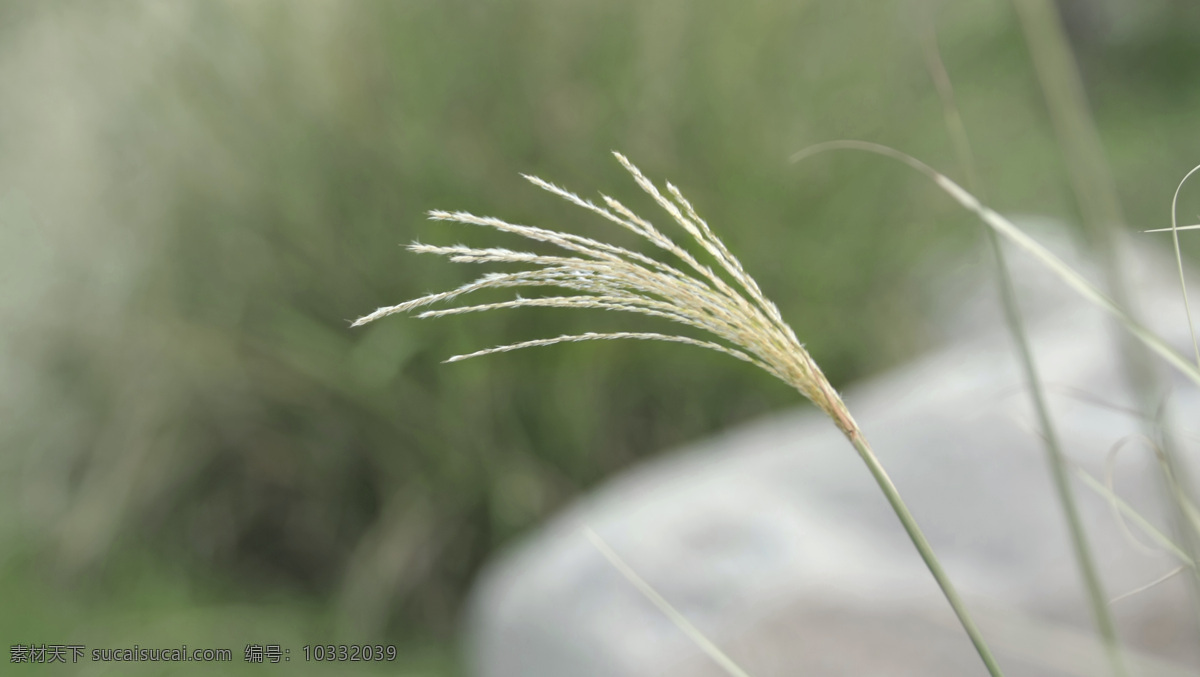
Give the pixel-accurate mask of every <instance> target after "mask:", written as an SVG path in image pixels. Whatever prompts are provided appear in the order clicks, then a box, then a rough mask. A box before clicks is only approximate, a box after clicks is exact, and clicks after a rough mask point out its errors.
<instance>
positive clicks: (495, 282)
mask: <svg viewBox="0 0 1200 677" xmlns="http://www.w3.org/2000/svg"><path fill="white" fill-rule="evenodd" d="M613 155H615V156H616V158H617V160H618V161H619V162H620V163H621V165H622V166H623V167H625V169H626V170H627V171H628V172H629V174H630V175H631V176H632V177H633V179H634V181H635V182H637V184H638V186H640V187H641V188H642V190H644V191H645V192H646V193H647V194H649V195H650V197H652V198H653V199H654V201H655V202H656V203H657V204H658V206H659V207H661V208H662V209H663V211H665V212H666V213H667V214H668V215H669V216H670V217H671V219H672V220H673V221H674V222H675V223H676V224H677V225H678V226H679V227H680V228H682V229H683V231H684V232H685V233H686V234H687V235H688V236H689V237H690V238H691V240H692V241H693V242H694V243H695V244H696V245H698V246H699V247H701V248H702V249H703V250H704V251H705V252H707V253H708V254H709V256H711V257H712V258H713V259H715V260H716V262H717V265H718V266H719V267H720V271H721V274H718V273H717V272H715V271H714V270H713V269H712V268H710V267H709V266H707V265H704V264H702V263H701V262H700V261H698V260H697V259H696V258H695V257H694V256H693V255H692V254H691V252H689V251H688V250H687V249H684V248H683V247H681V246H679V245H678V244H676V242H675V241H674V240H672V239H671V238H670V237H668V236H667V235H665V234H664V233H663V232H662V231H660V230H659V229H658V228H656V227H655V226H654V225H653V224H651V223H650V222H649V221H647V220H646V219H643V218H642V217H640V216H638V215H637V214H635V213H633V211H631V210H630V209H629V208H627V207H626V206H625V205H623V204H621V203H620V202H618V201H617V200H615V199H613V198H611V197H608V196H607V195H602V196H601V197H602V198H603V200H602V201H603V202H604V204H605V206H600V205H597V204H596V203H594V202H592V201H591V200H586V199H584V198H581V197H579V196H578V195H576V194H575V193H572V192H570V191H568V190H566V189H564V188H560V187H559V186H556V185H554V184H552V183H549V182H547V181H543V180H542V179H539V178H537V177H534V176H528V175H526V176H525V178H526V179H527V180H528V181H529V182H531V183H533V184H534V185H535V186H537V187H539V188H542V189H543V190H546V191H548V192H550V193H553V194H555V195H557V196H559V197H561V198H563V199H564V200H567V201H568V202H571V203H572V204H575V205H577V206H579V207H582V208H583V209H586V210H588V211H590V212H593V213H595V214H597V215H599V216H601V217H603V218H604V219H606V220H608V221H610V222H612V223H614V224H616V225H618V226H620V227H622V228H625V229H627V230H629V231H631V232H633V233H634V234H636V235H638V236H640V237H642V238H643V239H645V240H648V241H649V242H650V243H651V244H653V245H654V246H656V247H658V248H660V249H662V250H664V251H666V252H668V253H670V254H671V255H673V256H674V257H675V258H676V259H678V260H679V262H680V264H681V265H675V266H672V265H669V264H667V263H663V262H661V261H658V260H656V259H652V258H650V257H648V256H646V255H644V254H641V253H639V252H636V251H633V250H630V249H625V248H623V247H618V246H615V245H611V244H608V243H605V242H601V241H598V240H594V239H591V238H586V237H581V236H579V235H573V234H570V233H563V232H559V231H554V230H547V229H544V228H537V227H534V226H525V225H518V224H512V223H508V222H506V221H501V220H500V219H496V218H492V217H481V216H475V215H474V214H469V213H467V212H445V211H432V212H430V213H429V216H430V217H431V218H433V219H434V220H437V221H455V222H458V223H463V224H467V225H476V226H484V227H489V228H495V229H497V230H500V231H502V232H506V233H512V234H514V235H520V236H522V237H526V238H528V239H531V240H535V241H539V242H545V243H549V244H553V245H555V246H557V247H558V248H559V249H562V250H564V251H565V252H566V255H558V256H546V255H541V254H535V253H532V252H519V251H513V250H510V249H498V248H489V249H480V248H474V247H466V246H461V245H459V246H452V247H435V246H430V245H424V244H420V243H414V244H412V245H409V249H410V250H412V251H414V252H417V253H426V254H441V255H444V256H447V257H449V258H450V260H451V261H454V262H458V263H526V264H532V265H534V266H540V267H535V268H532V269H530V270H523V271H520V272H516V273H489V274H486V275H484V276H483V277H480V278H479V279H477V280H475V281H473V282H469V283H467V284H465V285H462V286H460V287H458V288H457V289H452V290H450V291H446V292H438V293H434V294H428V295H426V296H422V297H420V298H417V299H413V300H411V301H406V302H404V303H400V304H397V305H394V306H386V307H383V308H379V309H378V310H376V311H375V312H373V313H371V314H369V315H366V316H363V317H361V318H359V319H358V320H357V321H355V322H354V325H353V326H360V325H363V324H366V323H368V322H372V321H374V320H377V319H379V318H382V317H386V316H388V315H392V314H395V313H402V312H409V311H413V310H417V309H419V308H424V307H426V306H430V305H433V304H435V303H440V302H444V301H452V300H455V299H457V298H458V297H459V296H462V295H464V294H468V293H471V292H474V291H479V290H482V289H504V288H510V287H551V288H558V289H560V290H565V291H568V292H573V294H571V295H566V296H541V297H536V298H522V297H521V296H517V297H516V298H515V299H513V300H511V301H504V302H500V303H486V304H476V305H460V306H457V307H452V308H447V309H441V310H425V311H422V312H421V313H420V314H419V317H439V316H443V315H452V314H460V313H470V312H478V311H484V310H496V309H501V308H522V307H559V308H595V309H601V310H620V311H626V312H632V313H641V314H643V315H650V316H653V317H660V318H664V319H668V320H671V321H673V322H677V323H679V324H683V325H687V326H689V327H692V328H694V329H700V330H702V331H705V332H707V333H709V334H711V335H713V336H714V337H715V338H717V339H718V340H719V341H720V342H716V341H709V340H701V339H696V338H692V337H690V336H685V335H678V334H659V333H650V332H614V333H585V334H575V335H567V336H558V337H555V338H545V339H535V340H532V341H525V342H521V343H513V344H509V345H503V346H497V347H495V348H487V349H484V350H479V351H476V352H473V353H468V354H465V355H456V356H454V357H451V358H450V359H449V360H447V361H449V362H454V361H457V360H463V359H467V358H471V357H477V356H481V355H489V354H492V353H499V352H506V351H510V350H518V349H521V348H529V347H535V346H548V345H554V344H557V343H565V342H571V341H590V340H604V339H621V338H632V339H646V340H658V341H671V342H676V343H686V344H690V345H695V346H700V347H703V348H710V349H712V350H717V351H720V352H723V353H726V354H728V355H732V356H734V357H736V358H738V359H740V360H744V361H746V362H750V363H751V364H754V365H756V366H758V367H759V368H761V369H763V370H764V371H766V372H767V373H769V374H771V375H773V376H775V377H777V378H779V379H780V380H782V381H783V382H785V383H787V384H788V385H791V386H792V387H794V388H795V389H796V390H798V391H799V392H800V393H801V394H802V395H804V396H805V397H806V398H808V399H809V400H811V401H812V402H813V403H814V404H816V405H817V407H819V408H820V409H821V410H822V411H824V412H825V413H826V414H827V415H828V416H829V417H830V418H831V419H832V420H833V422H834V424H835V425H837V427H838V429H840V430H841V431H842V433H843V434H844V435H845V436H846V438H847V439H848V440H849V441H850V443H851V444H852V445H853V446H854V449H855V451H857V452H858V455H859V457H860V458H861V459H862V460H863V462H864V463H865V464H866V465H867V469H868V470H869V471H870V472H871V475H872V477H874V478H875V482H876V483H877V484H878V485H879V488H880V490H881V491H882V492H883V494H884V497H885V498H886V499H887V501H888V503H889V504H890V505H891V507H892V510H893V511H894V512H895V513H896V517H897V518H899V520H900V523H901V525H902V526H903V527H904V530H905V532H906V533H907V534H908V536H909V538H910V539H911V540H912V543H913V545H914V546H915V547H916V549H917V552H918V554H920V556H921V559H922V560H923V561H924V562H925V565H926V567H927V568H928V569H929V572H930V573H931V574H932V575H933V577H934V580H935V581H936V582H937V584H938V586H939V587H940V588H941V590H942V593H943V594H944V595H945V597H946V600H947V602H949V604H950V606H951V608H952V609H953V610H954V613H955V615H956V616H957V617H958V620H959V622H960V623H961V625H962V627H963V629H964V630H965V631H966V633H967V636H968V637H969V638H970V640H971V642H972V644H973V645H974V646H975V649H976V651H977V652H978V653H979V656H980V659H981V660H982V661H983V663H984V665H985V666H986V667H987V670H988V672H989V673H990V674H991V675H992V677H999V676H1000V675H1002V674H1003V673H1002V672H1001V671H1000V667H999V665H998V664H997V663H996V660H995V658H994V657H993V656H992V653H991V650H990V649H989V648H988V646H987V644H986V643H985V642H984V640H983V636H982V634H981V633H980V632H979V629H978V627H976V625H975V623H974V621H973V620H972V619H971V616H970V614H969V613H968V612H967V609H966V606H965V605H964V604H963V602H962V600H961V599H960V598H959V596H958V592H957V591H956V590H955V588H954V586H953V584H951V582H950V579H949V577H948V576H947V575H946V573H945V571H944V570H943V569H942V566H941V563H940V562H939V561H938V559H937V556H936V555H935V554H934V552H933V548H932V546H930V544H929V541H928V540H927V539H926V538H925V535H924V533H923V532H922V531H921V529H920V527H919V526H918V525H917V522H916V519H915V518H914V517H913V515H912V513H911V512H910V511H909V509H908V506H907V505H905V503H904V501H903V499H902V498H901V497H900V492H899V491H898V490H897V489H896V486H895V484H893V483H892V480H891V478H890V477H888V474H887V472H886V471H885V470H884V468H883V466H882V465H881V464H880V463H879V459H878V457H876V455H875V453H874V451H873V450H872V449H871V446H870V445H869V444H868V443H867V440H866V437H864V436H863V434H862V430H861V429H859V427H858V424H857V423H856V422H855V420H854V417H853V416H851V415H850V411H849V410H848V409H847V408H846V405H845V404H844V403H843V402H842V399H841V396H839V395H838V393H837V391H836V390H835V389H834V388H833V386H832V385H831V384H830V383H829V380H828V379H826V378H825V375H824V374H822V373H821V369H820V368H819V367H818V366H817V363H816V362H815V361H814V360H813V359H812V357H811V356H810V355H809V354H808V351H807V350H805V349H804V346H803V344H801V343H800V341H799V339H797V338H796V334H795V332H794V331H792V328H791V327H789V326H788V324H787V323H786V322H784V321H783V317H782V316H781V315H780V313H779V309H778V308H776V307H775V304H774V303H772V302H771V301H770V300H769V299H767V297H766V296H765V295H764V294H763V293H762V290H761V289H760V288H759V286H758V284H757V283H756V282H755V281H754V279H753V278H751V277H750V275H749V274H747V273H746V271H745V269H744V268H743V266H742V264H741V262H740V261H738V259H737V257H735V256H734V255H733V254H732V253H731V252H730V251H729V249H728V248H726V246H725V244H724V243H723V242H721V240H720V239H719V238H717V236H716V235H715V234H713V232H712V230H711V229H710V228H709V226H708V224H707V223H706V222H705V221H704V220H703V219H701V218H700V216H699V215H697V214H696V210H695V209H694V208H693V207H692V205H691V203H690V202H688V201H687V199H686V198H684V197H683V194H682V193H680V192H679V189H677V188H676V187H675V186H673V185H671V184H670V183H667V184H666V192H667V193H668V194H669V195H670V197H669V198H668V197H667V196H666V195H664V194H663V192H662V191H660V190H659V189H658V187H657V186H655V185H654V184H653V183H652V182H651V181H650V180H649V179H647V178H646V176H645V175H644V174H642V172H641V170H639V169H638V168H637V167H635V166H634V165H633V164H632V163H631V162H630V161H629V160H628V159H626V158H625V156H623V155H621V154H620V153H615V152H614V153H613ZM726 277H728V278H729V280H732V283H731V282H730V281H727V280H726Z"/></svg>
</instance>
